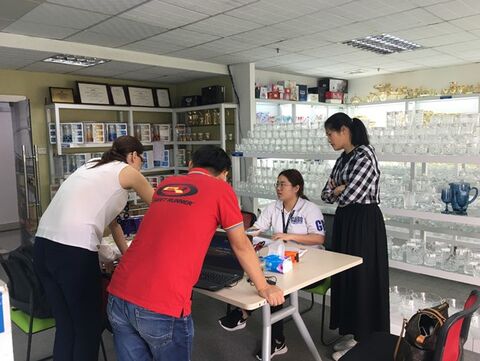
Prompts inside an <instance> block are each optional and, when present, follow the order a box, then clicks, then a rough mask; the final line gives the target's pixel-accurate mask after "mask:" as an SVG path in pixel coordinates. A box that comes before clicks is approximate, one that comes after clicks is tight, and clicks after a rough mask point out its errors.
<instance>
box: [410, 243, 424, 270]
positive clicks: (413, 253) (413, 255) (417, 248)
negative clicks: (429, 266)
mask: <svg viewBox="0 0 480 361" xmlns="http://www.w3.org/2000/svg"><path fill="white" fill-rule="evenodd" d="M423 254H424V250H423V241H422V240H421V239H415V238H412V239H410V241H409V242H407V243H406V244H405V259H406V261H407V263H410V264H415V265H420V264H423Z"/></svg>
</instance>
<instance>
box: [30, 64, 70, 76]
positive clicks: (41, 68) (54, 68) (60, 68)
mask: <svg viewBox="0 0 480 361" xmlns="http://www.w3.org/2000/svg"><path fill="white" fill-rule="evenodd" d="M78 68H79V67H78V66H75V65H65V64H55V63H44V62H36V63H33V64H31V65H27V66H25V67H23V68H21V70H25V71H38V72H43V73H58V74H66V73H71V72H72V71H75V70H78Z"/></svg>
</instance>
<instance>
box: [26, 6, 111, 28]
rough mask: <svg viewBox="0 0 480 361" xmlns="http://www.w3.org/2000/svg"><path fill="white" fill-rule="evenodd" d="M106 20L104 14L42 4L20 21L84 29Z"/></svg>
mask: <svg viewBox="0 0 480 361" xmlns="http://www.w3.org/2000/svg"><path fill="white" fill-rule="evenodd" d="M106 18H107V15H104V14H99V13H94V12H91V11H86V10H79V9H73V8H69V7H66V6H61V5H55V4H49V3H44V4H41V5H39V6H37V7H36V8H35V9H33V10H32V11H30V12H29V13H27V14H25V15H24V16H22V17H21V18H20V20H21V21H25V22H31V23H37V24H44V25H50V26H62V27H65V28H74V29H85V28H87V27H89V26H91V25H93V24H96V23H98V22H100V21H102V20H104V19H106Z"/></svg>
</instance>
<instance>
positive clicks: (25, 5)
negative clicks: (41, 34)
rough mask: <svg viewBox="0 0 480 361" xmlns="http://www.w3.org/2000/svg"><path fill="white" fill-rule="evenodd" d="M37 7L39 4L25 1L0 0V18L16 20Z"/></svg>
mask: <svg viewBox="0 0 480 361" xmlns="http://www.w3.org/2000/svg"><path fill="white" fill-rule="evenodd" d="M38 5H39V3H35V2H32V1H27V0H2V10H1V13H0V16H1V17H2V18H4V19H9V20H17V19H19V18H21V17H22V16H23V15H25V14H27V13H28V12H30V11H31V10H33V9H34V8H35V7H37V6H38Z"/></svg>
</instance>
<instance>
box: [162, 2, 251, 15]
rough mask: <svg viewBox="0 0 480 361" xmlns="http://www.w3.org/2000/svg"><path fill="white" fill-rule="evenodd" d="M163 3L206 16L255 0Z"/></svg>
mask: <svg viewBox="0 0 480 361" xmlns="http://www.w3.org/2000/svg"><path fill="white" fill-rule="evenodd" d="M163 2H166V3H169V4H172V5H176V6H180V7H182V8H184V9H188V10H192V11H197V12H199V13H203V14H207V15H216V14H220V13H223V12H225V11H229V10H232V9H235V8H239V7H242V6H244V5H247V4H251V3H255V2H257V0H202V1H191V0H163Z"/></svg>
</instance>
